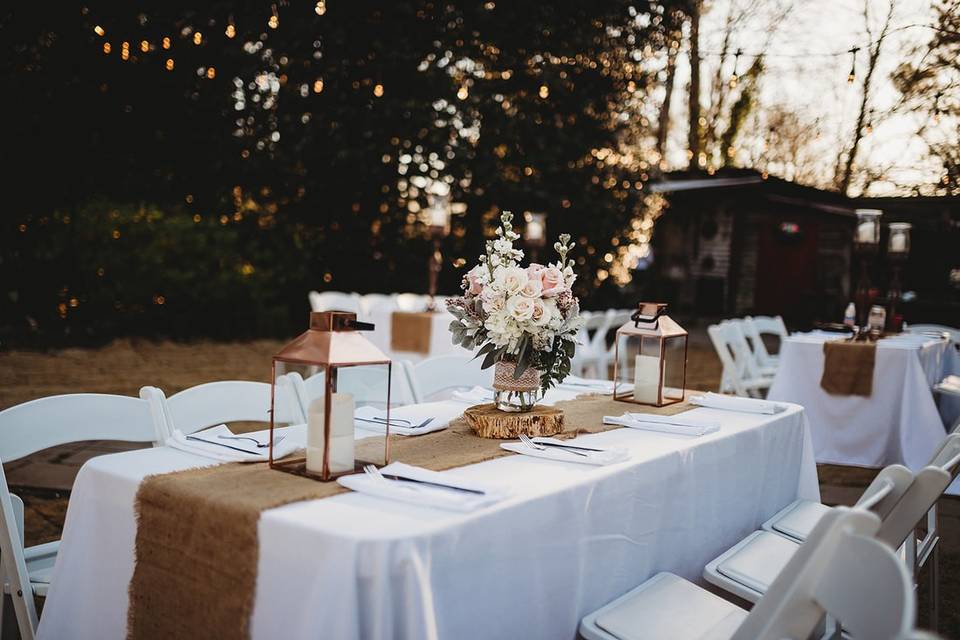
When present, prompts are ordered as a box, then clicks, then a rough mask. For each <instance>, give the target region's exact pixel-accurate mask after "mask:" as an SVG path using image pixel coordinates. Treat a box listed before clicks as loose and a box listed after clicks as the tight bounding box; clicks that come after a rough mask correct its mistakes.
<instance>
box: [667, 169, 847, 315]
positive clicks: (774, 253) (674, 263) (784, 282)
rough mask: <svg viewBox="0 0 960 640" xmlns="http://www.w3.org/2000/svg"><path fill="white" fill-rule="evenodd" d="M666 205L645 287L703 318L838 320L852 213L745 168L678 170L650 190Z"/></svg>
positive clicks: (826, 197) (840, 200) (813, 192)
mask: <svg viewBox="0 0 960 640" xmlns="http://www.w3.org/2000/svg"><path fill="white" fill-rule="evenodd" d="M651 190H652V191H654V192H658V193H662V194H663V195H664V196H665V197H666V199H667V203H668V207H667V209H666V211H665V212H664V215H663V216H662V217H661V218H660V219H659V220H658V221H657V224H656V227H655V228H654V234H653V240H652V244H653V255H654V262H653V265H652V273H651V274H650V278H649V279H648V282H650V284H651V285H652V286H653V287H654V288H655V289H656V290H657V295H660V296H661V297H666V298H667V299H668V301H669V302H671V303H672V305H673V306H674V307H675V308H679V309H680V310H682V311H685V312H689V313H693V314H697V315H699V316H707V317H723V316H733V315H744V314H781V315H783V316H784V317H785V318H786V319H787V321H788V322H791V323H792V324H795V325H803V324H809V323H811V322H813V321H814V320H816V319H839V318H838V315H839V314H842V312H843V307H844V305H845V304H846V302H847V300H848V296H849V292H850V278H851V275H850V274H851V238H852V234H853V228H854V225H855V220H856V217H855V214H854V209H855V206H854V205H853V203H852V202H851V201H850V200H848V199H847V198H845V197H843V196H841V195H839V194H837V193H834V192H829V191H823V190H820V189H815V188H812V187H805V186H802V185H798V184H795V183H792V182H788V181H786V180H783V179H780V178H775V177H773V176H769V177H768V176H765V175H763V174H761V173H759V172H757V171H753V170H746V169H728V170H720V171H717V172H716V173H714V174H712V175H709V174H706V173H703V172H675V173H670V174H666V175H665V176H664V177H663V179H662V180H660V181H658V182H656V183H653V184H652V185H651Z"/></svg>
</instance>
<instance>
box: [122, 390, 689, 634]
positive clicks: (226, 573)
mask: <svg viewBox="0 0 960 640" xmlns="http://www.w3.org/2000/svg"><path fill="white" fill-rule="evenodd" d="M555 406H556V407H557V408H559V409H563V411H564V415H565V427H564V431H563V433H561V434H559V435H558V436H557V437H560V438H572V437H574V436H576V435H578V434H582V433H600V432H603V431H609V430H611V429H619V428H621V427H618V426H616V425H605V424H603V416H605V415H622V414H623V413H625V412H627V411H632V412H641V413H653V414H657V415H675V414H677V413H681V412H683V411H687V410H688V409H692V408H694V407H693V405H690V404H689V403H687V402H682V403H678V404H675V405H670V406H668V407H662V408H659V409H658V408H654V407H647V406H642V405H632V404H627V403H624V402H615V401H614V400H613V399H612V398H611V397H610V396H581V397H579V398H577V399H575V400H569V401H565V402H558V403H557V404H556V405H555ZM390 437H391V445H390V446H391V452H392V456H391V457H392V459H393V460H396V461H400V462H405V463H407V464H411V465H416V466H420V467H424V468H426V469H432V470H434V471H443V470H445V469H452V468H454V467H462V466H465V465H468V464H475V463H478V462H484V461H486V460H492V459H494V458H500V457H502V456H508V455H515V454H513V453H511V452H509V451H504V450H503V449H501V448H500V443H501V442H502V440H492V439H487V438H480V437H477V436H476V435H475V434H474V433H473V431H472V430H471V429H470V426H469V425H468V424H467V423H466V421H465V420H464V419H463V417H462V416H461V417H460V418H458V419H456V420H454V421H453V422H451V423H450V426H449V427H448V428H447V429H445V430H443V431H436V432H433V433H428V434H424V435H422V436H415V437H409V436H407V437H404V436H390ZM374 440H376V439H374ZM379 443H380V446H379V447H376V443H365V442H362V441H361V442H358V443H357V458H358V459H367V460H374V459H376V458H377V454H378V453H379V456H380V458H381V459H382V456H383V444H382V443H383V440H382V439H379ZM368 447H374V448H373V449H372V450H370V451H365V449H366V448H368ZM365 453H366V454H367V455H364V454H365ZM346 491H348V490H347V489H345V488H343V487H341V486H340V485H339V484H337V483H336V482H317V481H315V480H310V479H308V478H303V477H301V476H295V475H291V474H289V473H284V472H282V471H275V470H272V469H270V468H268V467H267V465H266V464H264V463H256V464H243V463H230V464H223V465H218V466H213V467H204V468H201V469H190V470H187V471H179V472H175V473H167V474H162V475H154V476H148V477H146V478H144V480H143V482H142V483H141V484H140V488H139V490H138V491H137V497H136V501H135V510H136V517H137V537H136V564H135V568H134V572H133V578H132V579H131V580H130V589H129V595H130V604H129V610H128V613H127V637H128V638H136V639H141V638H149V639H153V638H173V637H183V638H188V637H193V638H245V637H249V635H250V629H249V623H250V614H251V612H252V611H253V598H254V592H255V589H256V581H257V562H258V556H259V544H258V541H257V522H258V520H259V519H260V514H261V512H263V511H265V510H267V509H272V508H274V507H279V506H281V505H284V504H289V503H292V502H300V501H303V500H315V499H318V498H327V497H330V496H333V495H336V494H338V493H345V492H346Z"/></svg>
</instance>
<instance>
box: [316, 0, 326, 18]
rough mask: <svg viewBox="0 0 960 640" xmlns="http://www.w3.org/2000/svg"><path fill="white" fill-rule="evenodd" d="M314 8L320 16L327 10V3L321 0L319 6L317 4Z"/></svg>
mask: <svg viewBox="0 0 960 640" xmlns="http://www.w3.org/2000/svg"><path fill="white" fill-rule="evenodd" d="M313 10H314V11H316V12H317V15H318V16H322V15H323V14H325V13H326V12H327V3H326V2H325V0H319V2H317V6H315V7H314V8H313Z"/></svg>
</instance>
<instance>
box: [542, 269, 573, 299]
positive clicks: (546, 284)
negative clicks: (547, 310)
mask: <svg viewBox="0 0 960 640" xmlns="http://www.w3.org/2000/svg"><path fill="white" fill-rule="evenodd" d="M540 281H541V282H542V283H543V297H544V298H549V297H551V296H555V295H557V294H559V293H561V292H563V291H564V290H566V288H567V285H566V282H565V281H564V279H563V272H562V271H560V269H557V268H556V267H547V268H545V269H543V270H542V271H541V272H540Z"/></svg>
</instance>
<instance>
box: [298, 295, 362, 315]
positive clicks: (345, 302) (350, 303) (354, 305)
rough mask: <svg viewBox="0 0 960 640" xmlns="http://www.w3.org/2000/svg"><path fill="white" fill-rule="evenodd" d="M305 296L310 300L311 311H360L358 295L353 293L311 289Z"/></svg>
mask: <svg viewBox="0 0 960 640" xmlns="http://www.w3.org/2000/svg"><path fill="white" fill-rule="evenodd" d="M307 298H308V299H309V300H310V309H311V310H312V311H350V312H353V313H359V312H360V296H358V295H357V294H355V293H344V292H342V291H324V292H322V293H320V292H317V291H311V292H310V293H309V294H308V295H307Z"/></svg>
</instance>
